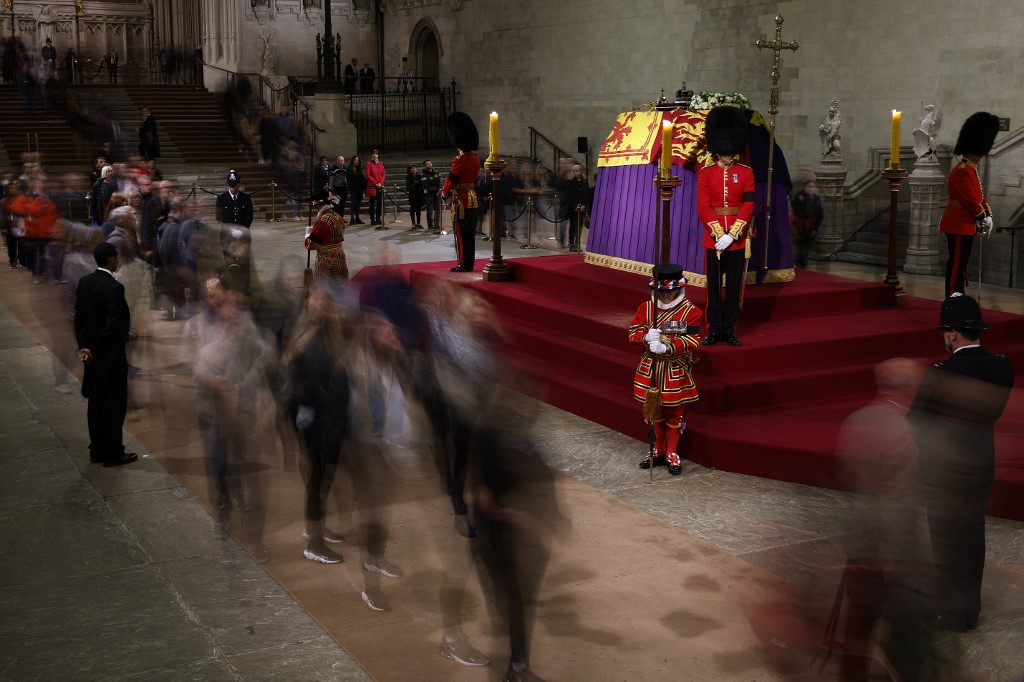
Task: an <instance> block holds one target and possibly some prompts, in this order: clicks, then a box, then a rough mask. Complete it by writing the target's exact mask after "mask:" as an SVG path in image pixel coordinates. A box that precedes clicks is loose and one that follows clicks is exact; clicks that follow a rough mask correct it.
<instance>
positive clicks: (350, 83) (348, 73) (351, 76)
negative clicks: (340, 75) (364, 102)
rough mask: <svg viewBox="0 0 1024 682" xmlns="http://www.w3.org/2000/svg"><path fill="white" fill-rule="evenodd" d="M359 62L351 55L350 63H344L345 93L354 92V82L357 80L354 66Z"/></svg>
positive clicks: (350, 93) (352, 93) (357, 74)
mask: <svg viewBox="0 0 1024 682" xmlns="http://www.w3.org/2000/svg"><path fill="white" fill-rule="evenodd" d="M358 64H359V60H358V59H356V58H355V57H352V63H351V64H346V65H345V94H346V95H354V94H356V82H357V81H358V80H359V72H358V71H356V66H357V65H358Z"/></svg>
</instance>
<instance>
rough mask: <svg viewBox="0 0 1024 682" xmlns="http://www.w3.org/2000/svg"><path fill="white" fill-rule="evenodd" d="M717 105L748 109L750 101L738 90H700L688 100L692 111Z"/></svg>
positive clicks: (705, 109) (706, 109)
mask: <svg viewBox="0 0 1024 682" xmlns="http://www.w3.org/2000/svg"><path fill="white" fill-rule="evenodd" d="M719 106H730V107H739V108H740V109H749V108H750V101H749V100H747V98H746V97H744V96H743V95H741V94H740V93H738V92H708V91H707V90H701V91H700V92H699V93H697V96H696V97H694V98H693V101H692V102H690V109H692V110H694V111H709V110H711V109H714V108H715V107H719Z"/></svg>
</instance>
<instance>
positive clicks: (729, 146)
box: [704, 106, 747, 156]
mask: <svg viewBox="0 0 1024 682" xmlns="http://www.w3.org/2000/svg"><path fill="white" fill-rule="evenodd" d="M704 134H705V135H706V136H707V140H708V151H709V152H711V153H712V154H714V155H715V156H739V155H740V154H742V153H743V152H744V151H745V150H746V148H747V115H746V112H744V111H743V110H742V109H740V108H739V107H730V106H721V107H715V108H714V109H712V110H711V111H709V112H708V118H707V120H706V121H705V122H704Z"/></svg>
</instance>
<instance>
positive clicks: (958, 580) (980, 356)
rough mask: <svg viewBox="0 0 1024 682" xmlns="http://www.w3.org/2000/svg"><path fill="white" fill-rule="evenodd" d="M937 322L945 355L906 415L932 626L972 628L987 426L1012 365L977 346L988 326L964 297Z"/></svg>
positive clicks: (981, 559)
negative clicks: (930, 578)
mask: <svg viewBox="0 0 1024 682" xmlns="http://www.w3.org/2000/svg"><path fill="white" fill-rule="evenodd" d="M938 328H939V330H941V331H942V336H943V341H944V342H945V346H946V350H947V351H948V352H950V353H951V355H950V356H949V358H948V359H946V360H944V361H942V362H939V363H937V364H935V365H934V366H933V367H930V368H929V369H928V370H927V371H926V372H925V375H924V378H923V379H922V380H921V385H920V387H919V388H918V390H917V394H916V395H915V396H914V402H913V404H912V405H911V407H910V412H909V413H908V415H907V419H908V421H909V422H910V426H911V429H912V431H913V435H914V440H915V441H917V445H918V448H919V450H920V464H919V468H918V479H919V480H920V482H921V489H922V494H923V495H924V500H925V505H926V509H927V513H928V529H929V533H930V534H931V540H932V558H933V561H934V562H935V574H936V578H937V580H938V584H937V589H936V592H935V593H936V595H937V598H938V600H939V602H938V603H937V604H936V612H937V613H938V615H939V617H940V621H939V627H941V628H942V629H945V630H953V631H955V632H966V631H968V630H973V629H975V628H976V627H977V625H978V614H979V613H980V612H981V578H982V573H983V571H984V569H985V503H986V500H987V499H988V492H989V488H991V486H992V480H993V479H994V477H995V457H996V446H995V435H994V430H993V426H994V424H995V421H996V419H998V418H999V416H1000V415H1001V414H1002V413H1003V409H1004V408H1005V407H1006V403H1007V401H1008V400H1009V398H1010V390H1011V389H1012V388H1013V366H1012V365H1011V364H1010V360H1009V359H1008V358H1006V357H1005V356H1003V355H994V354H992V353H989V352H988V351H987V350H985V349H984V348H983V347H982V345H981V332H982V331H984V330H985V329H988V328H989V325H988V324H986V323H985V321H984V320H983V319H982V317H981V308H980V307H979V306H978V302H977V301H975V300H974V299H973V298H971V297H970V296H964V295H962V294H954V295H953V296H950V297H949V298H947V299H946V300H945V302H944V303H943V304H942V309H941V311H940V313H939V327H938Z"/></svg>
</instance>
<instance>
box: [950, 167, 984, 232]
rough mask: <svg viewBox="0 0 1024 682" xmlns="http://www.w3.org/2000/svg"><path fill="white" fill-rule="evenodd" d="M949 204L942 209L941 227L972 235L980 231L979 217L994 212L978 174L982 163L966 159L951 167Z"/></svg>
mask: <svg viewBox="0 0 1024 682" xmlns="http://www.w3.org/2000/svg"><path fill="white" fill-rule="evenodd" d="M947 184H948V186H949V205H948V206H946V210H944V211H943V212H942V219H941V220H940V221H939V231H940V232H944V233H946V234H964V235H970V234H974V233H976V232H977V231H978V221H979V220H981V219H982V218H984V217H985V216H989V215H992V209H990V208H989V207H988V201H987V200H986V199H985V192H984V191H983V190H982V188H981V178H979V177H978V164H976V163H973V162H971V161H967V160H966V159H965V160H963V161H961V162H960V163H958V164H956V165H955V166H953V168H951V169H950V171H949V180H948V183H947Z"/></svg>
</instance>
